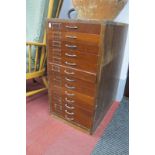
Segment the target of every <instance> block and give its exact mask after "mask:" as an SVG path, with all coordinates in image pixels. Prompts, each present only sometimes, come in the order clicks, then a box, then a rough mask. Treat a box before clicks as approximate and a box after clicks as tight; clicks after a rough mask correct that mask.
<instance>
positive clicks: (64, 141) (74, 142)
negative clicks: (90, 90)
mask: <svg viewBox="0 0 155 155" xmlns="http://www.w3.org/2000/svg"><path fill="white" fill-rule="evenodd" d="M118 106H119V103H117V102H115V103H113V105H112V106H111V108H110V109H109V111H108V113H107V114H106V116H105V118H104V119H103V121H102V123H101V125H100V126H99V127H98V129H97V130H96V132H95V134H93V135H92V136H91V135H88V134H86V133H84V132H82V131H79V130H77V129H75V128H73V127H71V126H69V125H67V124H65V123H64V122H62V121H60V120H57V119H55V118H53V117H52V116H50V115H49V105H48V96H47V92H45V93H41V94H38V95H35V96H32V97H28V98H27V108H26V114H27V116H26V123H27V128H26V129H27V132H26V139H27V146H26V148H27V155H73V154H74V155H90V153H91V151H92V150H93V149H94V146H95V144H96V143H97V141H98V140H99V138H100V137H101V135H102V134H103V132H104V129H105V127H106V126H107V125H108V123H109V122H110V120H111V119H112V116H113V114H114V112H115V110H116V109H117V108H118Z"/></svg>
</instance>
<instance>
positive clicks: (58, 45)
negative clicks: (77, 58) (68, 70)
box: [48, 40, 99, 55]
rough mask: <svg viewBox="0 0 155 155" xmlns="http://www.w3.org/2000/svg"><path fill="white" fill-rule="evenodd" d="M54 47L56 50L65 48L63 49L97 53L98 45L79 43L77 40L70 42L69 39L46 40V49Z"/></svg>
mask: <svg viewBox="0 0 155 155" xmlns="http://www.w3.org/2000/svg"><path fill="white" fill-rule="evenodd" d="M51 48H53V49H56V50H61V51H62V50H65V51H80V52H82V53H87V54H89V53H90V54H97V55H98V53H99V46H97V45H87V44H84V43H83V44H81V43H78V42H75V43H73V42H71V41H61V40H59V41H56V40H49V41H48V49H51Z"/></svg>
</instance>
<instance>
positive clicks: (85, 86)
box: [49, 72, 96, 96]
mask: <svg viewBox="0 0 155 155" xmlns="http://www.w3.org/2000/svg"><path fill="white" fill-rule="evenodd" d="M49 81H50V84H51V85H52V86H55V85H56V86H59V87H63V88H65V89H67V90H73V91H76V92H79V93H82V94H85V95H88V96H94V95H95V92H96V84H95V83H91V82H87V81H83V80H80V79H77V78H73V77H70V76H66V75H63V74H60V73H56V72H52V73H51V75H50V76H49Z"/></svg>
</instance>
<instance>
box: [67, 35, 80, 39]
mask: <svg viewBox="0 0 155 155" xmlns="http://www.w3.org/2000/svg"><path fill="white" fill-rule="evenodd" d="M66 38H70V39H77V37H76V36H66Z"/></svg>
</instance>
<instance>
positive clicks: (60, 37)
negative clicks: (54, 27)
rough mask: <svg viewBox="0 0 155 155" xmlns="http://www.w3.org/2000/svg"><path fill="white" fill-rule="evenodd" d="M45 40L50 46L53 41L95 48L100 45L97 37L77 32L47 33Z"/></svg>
mask: <svg viewBox="0 0 155 155" xmlns="http://www.w3.org/2000/svg"><path fill="white" fill-rule="evenodd" d="M47 40H48V43H49V44H51V43H52V42H53V41H67V42H71V43H80V44H86V45H95V46H96V45H98V46H99V44H100V36H99V35H96V34H87V33H77V32H61V31H49V34H48V39H47Z"/></svg>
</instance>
